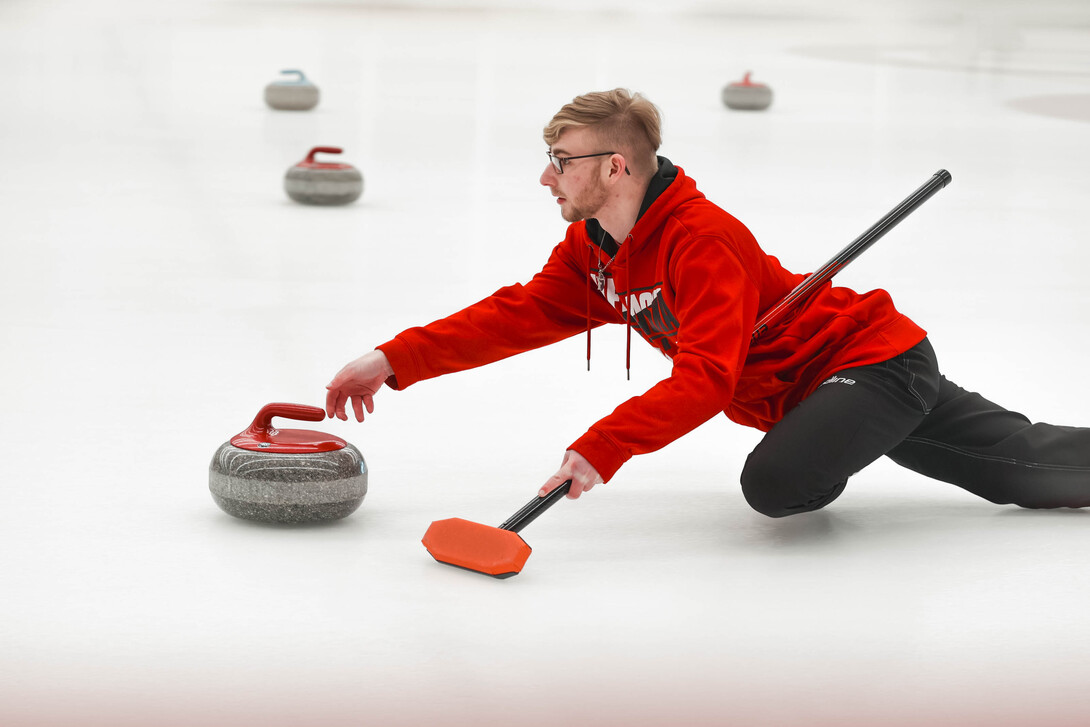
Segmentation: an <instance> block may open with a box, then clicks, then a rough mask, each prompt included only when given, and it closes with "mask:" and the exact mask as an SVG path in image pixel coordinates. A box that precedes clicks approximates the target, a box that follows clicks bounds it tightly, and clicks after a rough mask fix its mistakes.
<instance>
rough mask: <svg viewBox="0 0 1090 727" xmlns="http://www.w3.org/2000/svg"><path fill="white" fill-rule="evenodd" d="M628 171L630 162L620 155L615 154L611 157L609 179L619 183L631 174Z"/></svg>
mask: <svg viewBox="0 0 1090 727" xmlns="http://www.w3.org/2000/svg"><path fill="white" fill-rule="evenodd" d="M631 173H632V172H630V171H628V162H627V161H625V158H624V157H623V156H621V155H620V154H613V155H612V156H610V157H609V178H610V179H612V180H613V181H618V180H620V178H621V177H622V176H624V175H626V174H631Z"/></svg>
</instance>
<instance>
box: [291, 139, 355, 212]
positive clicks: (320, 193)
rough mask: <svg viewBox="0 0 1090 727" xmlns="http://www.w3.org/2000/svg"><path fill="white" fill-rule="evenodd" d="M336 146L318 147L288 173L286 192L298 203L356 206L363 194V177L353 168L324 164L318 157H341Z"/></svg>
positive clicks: (339, 150)
mask: <svg viewBox="0 0 1090 727" xmlns="http://www.w3.org/2000/svg"><path fill="white" fill-rule="evenodd" d="M342 151H343V150H342V149H340V148H338V147H335V146H316V147H314V148H313V149H311V150H310V153H309V154H307V158H306V159H304V160H303V161H301V162H299V163H298V164H296V165H295V166H293V167H291V168H289V169H288V173H287V174H285V175H284V191H285V192H287V193H288V196H289V197H291V198H292V199H293V200H295V201H296V202H300V203H302V204H315V205H340V204H349V203H351V202H355V201H356V200H357V199H359V198H360V195H361V194H363V175H362V174H360V171H359V170H358V169H356V168H355V167H354V166H352V165H351V164H340V163H335V162H320V161H316V160H315V159H314V155H315V154H318V153H324V154H340V153H341V152H342Z"/></svg>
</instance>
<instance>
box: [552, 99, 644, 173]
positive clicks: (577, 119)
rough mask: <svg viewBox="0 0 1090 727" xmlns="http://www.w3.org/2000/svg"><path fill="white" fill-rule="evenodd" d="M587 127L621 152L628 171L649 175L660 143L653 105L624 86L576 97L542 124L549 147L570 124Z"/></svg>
mask: <svg viewBox="0 0 1090 727" xmlns="http://www.w3.org/2000/svg"><path fill="white" fill-rule="evenodd" d="M580 126H583V127H590V128H591V129H593V131H594V133H595V135H596V136H597V137H598V141H599V142H600V143H602V144H604V145H606V146H607V147H609V149H602V151H616V152H617V153H619V154H623V155H624V156H625V157H626V159H625V161H627V162H628V165H629V167H630V168H631V169H632V171H633V172H634V173H636V174H638V175H639V176H650V175H651V174H653V173H654V172H655V171H656V170H657V169H658V158H657V152H658V150H659V145H660V144H661V143H662V114H661V113H660V112H659V110H658V108H657V107H656V106H655V104H653V103H651V102H650V101H648V100H647V99H646V98H644V97H643V96H641V95H640V94H638V93H632V92H630V91H628V90H627V89H624V88H615V89H613V90H612V91H595V92H592V93H585V94H583V95H582V96H576V97H575V98H574V99H572V101H571V103H569V104H565V105H564V106H563V108H561V109H560V110H559V111H557V112H556V115H555V116H553V118H552V120H551V121H550V122H549V123H548V125H547V126H546V127H545V133H544V137H545V143H546V144H548V145H549V146H550V147H552V146H553V144H556V142H557V141H558V140H559V139H560V136H561V134H563V133H564V132H565V131H567V130H568V129H570V128H573V127H580Z"/></svg>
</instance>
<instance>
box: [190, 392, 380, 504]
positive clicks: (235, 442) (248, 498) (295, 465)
mask: <svg viewBox="0 0 1090 727" xmlns="http://www.w3.org/2000/svg"><path fill="white" fill-rule="evenodd" d="M277 416H279V417H287V418H290V419H298V420H303V421H310V422H317V421H321V420H322V419H324V418H325V411H323V410H322V409H321V408H319V407H316V406H305V405H302V404H269V405H268V406H265V407H263V408H262V409H261V411H259V412H258V414H257V416H256V417H255V418H254V421H253V423H252V424H251V425H250V427H249V429H247V430H245V431H243V432H240V433H239V434H237V435H236V436H234V437H232V438H231V440H230V441H228V442H225V443H224V444H223V445H222V446H221V447H220V448H219V449H218V450H217V451H216V454H215V455H214V456H213V457H212V464H211V465H209V468H208V489H209V491H210V492H211V493H212V499H213V500H215V502H216V504H217V505H219V506H220V509H222V510H223V511H224V512H226V513H227V514H229V515H234V516H235V517H238V518H243V519H245V520H256V521H259V522H266V523H313V522H321V521H326V520H339V519H340V518H343V517H346V516H348V515H351V514H352V513H353V512H355V511H356V509H357V508H358V507H359V506H360V503H362V502H363V498H364V495H366V494H367V464H366V463H365V462H364V460H363V455H362V454H361V453H360V451H359V450H358V449H356V447H354V446H353V445H351V444H349V443H348V442H346V441H344V440H343V439H341V438H340V437H335V436H333V435H331V434H323V433H322V432H314V431H310V430H306V429H275V428H274V427H273V426H272V418H273V417H277Z"/></svg>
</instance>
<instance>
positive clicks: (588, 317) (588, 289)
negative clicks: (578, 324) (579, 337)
mask: <svg viewBox="0 0 1090 727" xmlns="http://www.w3.org/2000/svg"><path fill="white" fill-rule="evenodd" d="M590 278H591V276H589V275H588V276H587V371H590Z"/></svg>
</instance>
